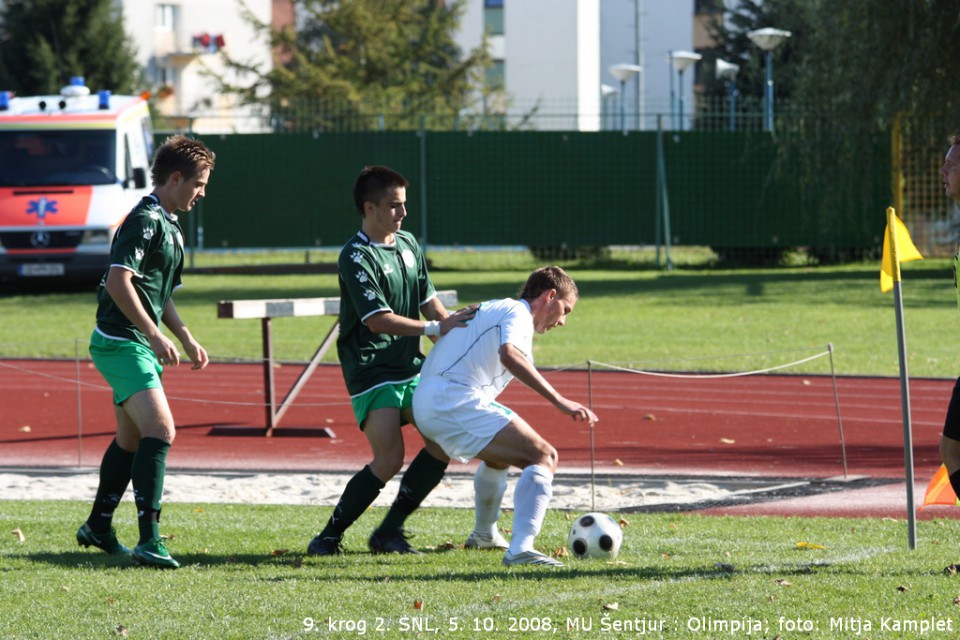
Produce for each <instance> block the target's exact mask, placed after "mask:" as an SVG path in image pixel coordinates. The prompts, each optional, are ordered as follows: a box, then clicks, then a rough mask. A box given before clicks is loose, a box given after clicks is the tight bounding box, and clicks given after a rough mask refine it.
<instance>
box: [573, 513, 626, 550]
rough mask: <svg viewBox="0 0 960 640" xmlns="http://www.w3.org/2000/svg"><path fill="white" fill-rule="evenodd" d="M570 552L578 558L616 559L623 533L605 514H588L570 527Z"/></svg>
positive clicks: (614, 521)
mask: <svg viewBox="0 0 960 640" xmlns="http://www.w3.org/2000/svg"><path fill="white" fill-rule="evenodd" d="M568 542H569V545H570V551H572V552H573V555H575V556H576V557H578V558H606V559H608V560H609V559H612V558H616V557H617V553H618V552H619V551H620V545H621V544H622V543H623V531H622V530H621V529H620V525H619V524H617V522H616V520H614V519H613V518H611V517H610V516H608V515H607V514H605V513H588V514H586V515H582V516H580V517H579V518H577V520H576V522H574V523H573V526H572V527H570V536H569V539H568Z"/></svg>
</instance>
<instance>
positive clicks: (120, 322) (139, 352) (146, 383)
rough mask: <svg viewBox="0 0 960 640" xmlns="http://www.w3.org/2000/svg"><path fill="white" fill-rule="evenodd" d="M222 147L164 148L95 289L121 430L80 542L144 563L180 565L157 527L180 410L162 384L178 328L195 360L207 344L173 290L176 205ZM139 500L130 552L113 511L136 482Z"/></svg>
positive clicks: (201, 185) (193, 192)
mask: <svg viewBox="0 0 960 640" xmlns="http://www.w3.org/2000/svg"><path fill="white" fill-rule="evenodd" d="M214 159H215V156H214V153H213V152H212V151H210V150H209V149H208V148H207V147H206V146H205V145H204V144H203V143H202V142H200V141H198V140H192V139H190V138H187V137H185V136H182V135H176V136H173V137H171V138H168V139H167V140H166V141H165V142H164V143H163V145H161V146H160V148H159V149H158V150H157V153H156V156H155V158H154V162H153V167H152V169H151V174H152V175H151V177H152V179H153V185H154V189H153V192H152V193H151V194H150V195H148V196H146V197H145V198H144V199H143V200H141V201H140V203H139V204H137V205H136V206H135V207H134V208H133V210H132V211H131V212H130V213H129V214H128V215H127V217H126V218H125V219H124V221H123V223H122V224H121V225H120V228H119V229H118V230H117V233H116V235H115V236H114V239H113V244H112V245H111V248H110V261H111V265H110V267H109V269H108V270H107V273H106V274H105V275H104V277H103V280H102V281H101V283H100V288H99V290H98V293H97V300H98V303H99V306H98V308H97V326H96V329H95V330H94V332H93V335H92V337H91V338H90V355H91V356H92V357H93V362H94V364H95V365H96V367H97V370H98V371H100V373H101V374H102V375H103V377H104V378H105V379H106V381H107V382H108V383H109V384H110V387H111V388H112V389H113V402H114V411H115V414H116V417H117V436H116V438H115V439H114V440H113V442H111V443H110V446H109V447H108V448H107V451H106V453H105V454H104V456H103V461H102V462H101V465H100V483H99V486H98V488H97V495H96V498H95V499H94V504H93V509H92V511H91V513H90V517H89V518H88V519H87V521H86V522H84V523H83V525H81V527H80V529H79V530H78V531H77V542H78V543H79V544H81V545H83V546H85V547H90V546H94V547H98V548H99V549H102V550H103V551H105V552H107V553H110V554H129V553H132V555H133V556H134V559H135V560H137V561H138V562H140V563H141V564H145V565H150V566H156V567H160V568H173V569H175V568H177V567H178V566H180V565H179V563H178V562H177V561H176V560H174V559H173V558H172V557H171V556H170V553H169V552H168V551H167V549H166V546H165V545H164V543H163V540H162V539H161V537H160V532H159V519H160V498H161V496H162V494H163V480H164V475H165V472H166V459H167V452H168V451H169V450H170V445H171V444H172V443H173V439H174V436H175V432H176V430H175V427H174V421H173V415H172V414H171V413H170V407H169V405H168V404H167V398H166V396H165V395H164V392H163V385H162V384H161V374H162V372H163V367H164V366H177V365H179V364H180V352H179V350H178V349H177V346H176V344H174V342H173V341H172V340H171V339H170V338H168V337H167V336H165V335H164V334H163V332H162V330H161V328H160V327H161V323H162V324H164V325H166V326H167V328H168V329H170V331H171V332H172V333H173V334H174V336H176V338H177V339H178V340H179V341H180V343H181V345H182V346H183V351H184V353H185V354H186V355H187V357H188V358H189V359H190V361H191V362H192V363H193V368H194V369H203V368H204V367H206V366H207V363H208V358H207V352H206V351H205V350H204V348H203V347H202V346H200V344H199V343H198V342H197V341H196V340H195V339H194V338H193V336H192V335H191V333H190V331H189V330H188V329H187V326H186V324H185V323H184V322H183V320H182V319H181V318H180V315H179V314H178V313H177V308H176V306H175V305H174V303H173V298H172V297H171V295H172V293H173V290H174V289H175V288H176V287H178V286H179V285H180V273H181V271H182V270H183V232H182V230H181V228H180V222H179V220H178V218H177V212H178V211H183V212H186V211H189V210H190V209H192V208H193V206H194V205H195V204H196V202H197V200H198V199H199V198H201V197H203V195H204V194H205V188H206V186H207V182H208V181H209V179H210V171H211V170H212V169H213V165H214ZM131 480H132V481H133V491H134V499H135V501H136V506H137V518H138V526H139V530H140V540H139V543H138V544H137V545H136V547H134V549H133V551H132V552H131V551H130V549H128V548H127V547H125V546H124V545H122V544H120V542H119V541H118V540H117V537H116V534H115V532H114V529H113V527H112V519H113V512H114V510H115V509H116V507H117V504H118V503H119V502H120V498H121V497H122V496H123V494H124V492H125V491H126V489H127V485H128V484H130V481H131Z"/></svg>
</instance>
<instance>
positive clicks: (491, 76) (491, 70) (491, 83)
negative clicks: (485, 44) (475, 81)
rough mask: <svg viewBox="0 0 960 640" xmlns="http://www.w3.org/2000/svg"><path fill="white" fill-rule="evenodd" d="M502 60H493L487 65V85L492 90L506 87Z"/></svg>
mask: <svg viewBox="0 0 960 640" xmlns="http://www.w3.org/2000/svg"><path fill="white" fill-rule="evenodd" d="M504 76H505V72H504V65H503V60H494V61H493V62H491V63H490V66H489V67H487V87H488V88H489V89H492V90H494V91H500V90H503V88H504V87H506V79H505V77H504Z"/></svg>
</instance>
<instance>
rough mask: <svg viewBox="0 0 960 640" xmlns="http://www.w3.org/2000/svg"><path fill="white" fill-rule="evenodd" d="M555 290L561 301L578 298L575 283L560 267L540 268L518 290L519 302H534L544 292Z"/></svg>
mask: <svg viewBox="0 0 960 640" xmlns="http://www.w3.org/2000/svg"><path fill="white" fill-rule="evenodd" d="M550 289H556V290H557V295H558V296H559V297H560V298H563V299H570V300H576V299H577V298H578V297H579V296H580V292H579V291H578V290H577V283H576V282H574V281H573V278H571V277H570V276H568V275H567V272H566V271H564V270H563V269H561V268H560V267H540V268H539V269H537V270H536V271H534V272H533V273H531V274H530V276H529V277H528V278H527V282H526V284H524V285H523V287H522V288H521V289H520V294H519V296H520V299H521V300H527V301H530V300H536V299H537V298H538V297H540V294H542V293H543V292H544V291H549V290H550Z"/></svg>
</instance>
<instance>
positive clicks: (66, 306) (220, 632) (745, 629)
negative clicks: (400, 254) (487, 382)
mask: <svg viewBox="0 0 960 640" xmlns="http://www.w3.org/2000/svg"><path fill="white" fill-rule="evenodd" d="M533 266H534V265H533V264H529V263H522V264H517V263H512V262H507V263H504V262H502V261H500V260H497V259H493V258H491V257H490V256H470V257H469V259H461V261H460V262H459V263H457V264H446V265H442V266H441V267H440V268H438V269H437V270H436V271H435V272H434V274H433V276H434V280H435V282H436V284H437V286H438V287H439V288H454V289H457V290H458V291H459V294H460V299H461V302H463V303H467V302H474V301H479V300H483V299H487V298H492V297H503V296H510V295H513V294H514V293H515V292H516V290H517V288H518V286H519V284H520V283H521V282H522V280H523V279H524V277H525V276H526V272H527V271H528V270H529V269H530V268H532V267H533ZM570 271H571V272H572V274H573V275H574V277H575V278H576V279H577V281H578V283H579V286H580V290H581V302H580V304H579V305H578V306H577V309H576V311H575V312H574V313H573V314H572V315H571V316H570V318H569V322H568V325H567V327H566V328H564V329H562V330H560V331H556V332H551V333H550V334H549V335H547V336H544V337H542V338H538V341H537V346H536V349H537V360H538V363H540V364H546V365H571V364H578V363H583V362H585V361H586V360H593V361H600V362H610V363H620V364H629V365H632V366H637V367H643V368H660V369H707V368H709V369H722V370H750V369H755V368H760V367H765V366H770V365H772V364H778V363H781V362H784V361H789V360H791V359H794V357H795V356H794V353H795V352H801V351H803V350H806V351H805V352H804V353H797V356H796V357H799V356H800V355H805V354H809V353H811V350H821V349H823V348H824V347H825V345H826V344H827V343H828V342H831V343H833V344H834V346H835V348H836V364H837V371H838V373H840V374H864V375H896V373H897V349H896V332H895V324H894V310H893V299H892V296H891V295H890V294H886V295H884V294H881V293H880V291H879V287H878V277H877V272H878V267H877V266H876V265H854V266H847V267H836V268H808V267H802V266H798V267H790V268H778V269H757V270H745V271H734V270H708V269H702V268H693V267H691V266H684V267H683V268H678V269H676V270H674V271H673V272H670V273H666V272H661V271H657V270H652V269H649V268H643V267H640V266H630V265H623V264H619V265H617V264H614V265H607V266H604V267H603V268H600V267H597V266H596V265H590V266H583V265H580V266H577V265H574V266H573V267H571V269H570ZM185 282H186V286H185V287H184V289H182V290H181V291H180V292H178V293H177V298H176V300H177V306H178V309H179V310H180V312H181V315H182V316H183V317H184V318H185V319H186V320H187V322H188V324H189V325H190V326H191V328H192V330H193V332H194V334H195V335H196V336H197V337H198V338H199V339H200V340H201V342H202V343H203V344H204V345H205V346H206V347H207V349H208V350H209V351H210V353H211V354H212V355H213V356H214V357H215V358H221V359H226V358H250V359H255V358H259V356H260V346H259V345H260V324H259V322H257V321H256V320H249V321H226V320H218V319H217V318H216V302H217V301H218V300H221V299H243V298H283V297H311V296H333V295H336V294H337V286H336V278H335V276H333V275H324V274H314V275H283V276H264V275H196V274H193V275H187V276H186V277H185ZM904 282H905V284H904V299H905V307H906V320H907V330H908V341H907V344H908V348H909V351H910V371H911V374H912V375H913V376H931V377H953V376H955V375H957V374H958V373H960V317H958V312H957V308H956V303H955V293H954V291H953V288H952V277H951V274H950V270H949V264H948V262H947V261H943V260H941V261H936V260H928V261H924V262H922V263H911V264H909V265H907V266H906V267H905V268H904ZM94 308H95V302H94V298H93V294H92V292H91V291H72V292H48V293H44V294H38V295H24V294H7V295H3V296H0V357H66V358H72V357H74V355H75V354H77V353H79V354H80V356H81V357H85V354H86V343H87V338H88V336H89V333H90V330H91V328H92V324H93V313H94ZM331 322H332V319H330V318H298V319H283V320H277V321H275V323H274V334H275V339H276V351H277V355H278V356H279V357H280V358H282V359H287V360H304V359H306V358H308V357H309V356H310V355H311V354H312V353H313V351H314V349H315V348H316V346H317V344H318V343H319V341H320V339H321V337H322V336H323V334H325V333H326V330H327V328H328V327H329V326H330V324H331ZM732 354H746V355H739V356H737V357H720V356H730V355H732ZM825 367H826V365H825V362H824V361H823V360H820V361H817V362H814V363H811V364H810V365H806V366H805V367H801V368H799V369H797V371H807V372H823V373H825V372H828V371H829V369H826V368H825ZM3 498H5V499H4V500H3V501H0V528H2V532H3V537H2V538H0V638H4V639H6V638H14V639H20V638H44V639H59V638H64V639H66V638H70V639H77V638H81V639H83V638H112V637H130V638H150V639H161V638H170V639H178V640H179V639H181V638H216V639H221V638H238V639H239V638H359V637H377V638H390V639H394V638H428V637H436V638H474V639H480V638H510V637H524V638H545V637H557V638H636V637H651V638H697V639H704V640H706V639H723V638H743V637H750V638H754V637H759V638H778V637H779V638H781V639H783V640H787V639H789V638H799V639H820V638H824V639H827V638H830V639H832V638H872V639H874V640H877V639H880V638H944V639H946V638H957V637H960V605H958V603H960V576H947V575H944V574H943V573H942V568H943V567H944V565H945V564H948V563H950V562H960V552H958V551H957V545H956V541H957V540H958V539H960V521H957V520H952V519H951V520H933V521H921V522H919V523H918V539H919V540H920V541H921V542H920V544H919V548H918V549H917V550H914V551H910V550H908V549H907V545H906V544H905V542H904V539H903V538H904V535H903V531H904V523H903V522H895V521H892V520H888V519H884V520H876V519H874V520H869V519H862V520H852V519H841V518H830V519H827V518H823V519H818V518H747V517H705V516H698V515H691V514H684V515H665V514H660V515H657V514H644V515H628V516H626V519H627V520H628V521H629V524H628V525H627V526H626V528H625V543H624V548H623V550H622V552H621V555H620V556H619V557H618V558H617V560H616V561H614V562H611V563H606V562H600V561H586V562H582V561H575V560H572V559H567V564H568V566H567V568H565V569H562V570H548V571H544V570H538V569H534V568H530V567H521V568H513V569H506V568H504V567H502V566H501V565H500V555H499V554H497V553H483V552H467V551H465V550H463V549H461V548H459V546H458V545H459V544H462V542H463V538H464V536H465V534H466V533H467V532H468V531H469V529H470V527H471V526H472V513H471V512H470V511H468V510H435V509H427V510H424V511H423V512H421V513H418V514H417V515H415V516H414V518H413V519H412V520H411V523H410V526H411V528H412V529H413V530H414V532H415V533H416V534H417V537H416V538H415V539H414V542H415V544H416V546H417V547H419V548H421V549H423V548H429V552H428V553H427V554H426V555H425V556H423V557H416V558H412V557H387V558H385V557H373V556H370V555H369V554H367V553H366V552H365V541H366V537H367V535H368V534H369V527H372V526H373V525H374V524H375V523H376V522H379V520H380V514H377V513H374V514H367V515H366V516H364V517H363V518H362V519H361V520H360V521H359V522H358V524H357V525H356V526H355V527H354V528H353V529H351V531H350V532H349V537H348V539H347V551H348V554H347V555H346V556H344V557H341V558H326V559H318V558H305V557H304V556H303V549H304V547H305V546H306V543H307V541H308V539H309V538H310V536H311V535H312V534H313V533H314V532H315V531H316V529H317V528H318V526H319V525H320V524H321V523H322V522H323V521H324V520H325V519H326V517H327V515H328V514H329V508H328V507H287V506H250V505H247V506H242V505H226V504H202V505H193V504H168V505H167V506H166V508H165V509H164V525H163V530H164V532H165V533H166V534H168V535H172V536H173V537H172V539H170V540H169V546H170V548H171V551H172V553H173V554H174V555H175V557H177V558H178V559H180V560H181V561H182V562H183V563H184V565H185V566H184V567H183V568H182V569H181V570H179V571H176V572H157V571H150V570H134V569H130V568H129V565H128V563H127V562H126V561H123V560H118V559H115V558H110V557H107V556H104V555H102V554H98V553H94V552H89V551H84V550H80V549H79V548H78V547H77V546H76V544H75V542H74V539H73V533H74V531H75V529H76V527H77V526H78V525H79V524H80V522H81V521H82V520H83V519H84V517H85V516H86V514H87V510H88V505H86V504H83V503H77V502H63V501H61V502H56V501H51V502H34V501H20V500H11V499H10V496H3ZM121 514H122V515H121ZM571 517H572V514H567V513H562V512H551V513H550V514H549V515H548V518H547V520H546V522H545V526H544V530H543V532H542V533H541V535H540V536H539V538H538V543H539V546H540V548H541V549H542V550H544V551H548V552H552V551H554V550H556V549H558V548H562V547H564V545H565V541H566V534H567V531H568V529H569V526H570V520H571ZM502 523H503V525H504V526H505V527H507V528H509V524H510V517H509V514H505V516H504V518H503V519H502ZM117 525H118V529H119V533H120V536H121V539H122V540H125V541H127V542H128V543H129V542H132V541H133V537H134V536H135V531H136V524H135V520H134V518H133V513H132V508H131V506H130V504H129V499H128V500H126V501H125V502H124V503H123V505H122V506H121V510H120V512H118V519H117ZM15 531H19V533H21V534H22V535H23V542H20V541H19V536H18V535H11V532H15ZM798 543H807V544H806V545H799V544H798Z"/></svg>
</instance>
